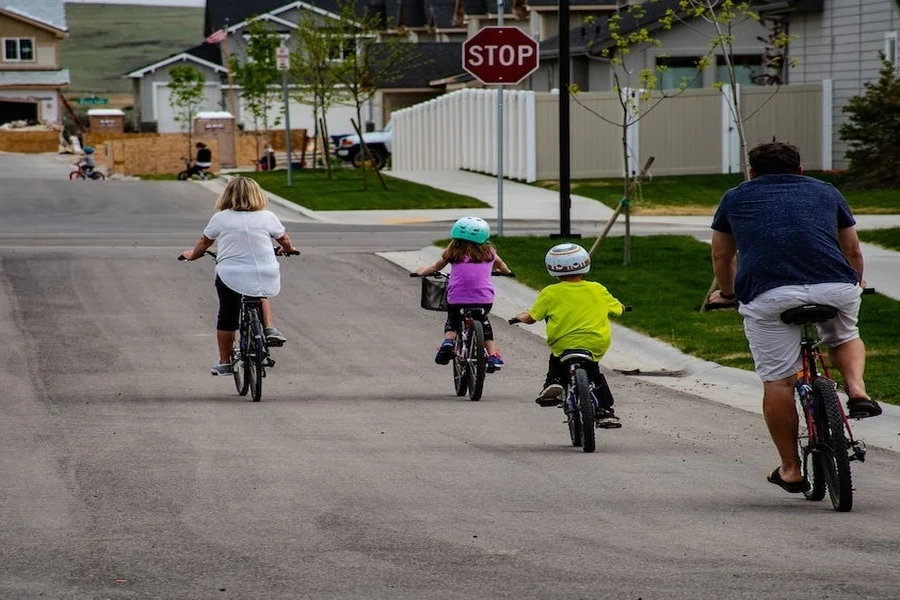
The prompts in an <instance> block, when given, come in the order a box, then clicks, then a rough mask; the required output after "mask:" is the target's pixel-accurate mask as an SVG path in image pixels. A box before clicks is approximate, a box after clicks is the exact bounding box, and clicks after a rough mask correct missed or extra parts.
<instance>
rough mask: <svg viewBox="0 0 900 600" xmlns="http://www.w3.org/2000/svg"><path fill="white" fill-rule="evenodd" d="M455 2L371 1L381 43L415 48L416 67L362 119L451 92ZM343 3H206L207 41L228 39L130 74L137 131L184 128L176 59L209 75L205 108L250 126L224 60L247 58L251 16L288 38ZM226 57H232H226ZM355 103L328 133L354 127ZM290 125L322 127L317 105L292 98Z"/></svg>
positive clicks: (333, 114) (332, 116)
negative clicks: (176, 102) (176, 94)
mask: <svg viewBox="0 0 900 600" xmlns="http://www.w3.org/2000/svg"><path fill="white" fill-rule="evenodd" d="M456 6H457V4H456V2H455V0H400V1H399V2H396V1H392V0H371V1H370V2H369V3H368V7H369V9H370V10H375V11H377V13H378V14H380V15H381V16H382V18H383V20H384V22H385V23H386V24H387V25H388V27H387V28H386V29H385V31H383V32H382V33H381V40H382V41H383V40H387V39H402V40H404V41H408V42H409V43H411V44H414V45H415V53H416V58H415V60H414V61H413V62H414V64H415V65H416V67H414V68H412V69H410V70H409V71H407V72H404V73H402V74H399V75H398V77H397V78H396V79H395V80H394V81H392V82H390V83H387V84H385V86H384V87H383V88H382V89H381V90H379V92H378V94H376V96H375V97H374V98H373V99H372V101H371V102H369V104H368V105H367V107H366V110H365V114H364V115H363V119H364V121H367V124H368V125H369V126H370V127H379V126H382V125H384V124H385V123H386V122H387V120H388V119H389V118H390V111H391V110H395V109H397V108H401V107H404V106H409V105H411V104H415V103H418V102H421V101H423V100H427V99H430V98H433V97H435V96H438V95H440V94H442V93H444V92H445V91H446V85H445V84H444V83H442V80H443V79H444V78H446V77H448V76H451V75H455V74H457V73H459V72H460V71H461V70H462V69H461V64H462V58H461V56H462V55H461V48H462V42H463V40H464V39H465V37H466V28H465V26H464V24H463V23H462V22H461V21H460V13H459V12H458V10H456V8H455V7H456ZM339 7H340V5H339V3H338V2H336V1H335V0H312V1H310V2H299V1H290V0H257V1H256V2H253V3H249V2H245V1H242V0H207V3H206V12H205V19H204V21H205V23H204V31H203V32H198V34H197V37H198V39H203V38H204V37H208V36H210V35H211V34H213V33H215V32H218V31H220V30H222V31H224V32H225V33H226V34H227V37H226V38H225V39H224V40H222V41H221V42H220V43H207V42H204V43H202V44H199V45H197V46H195V47H193V48H189V49H186V50H182V51H179V52H176V53H173V54H171V55H169V56H167V57H165V58H162V59H161V60H159V61H156V62H154V63H152V64H149V65H144V66H141V67H139V68H137V69H135V70H133V71H131V72H130V73H128V74H126V75H125V77H128V78H130V79H132V81H133V88H134V97H135V111H134V114H135V120H136V126H137V127H138V128H139V129H140V130H156V131H159V132H178V131H181V130H182V125H180V124H179V123H178V122H177V121H176V119H175V115H174V111H173V109H172V108H171V106H170V105H169V95H170V90H169V87H168V81H169V75H168V71H169V69H171V68H172V67H173V66H175V65H177V64H185V63H187V64H191V65H193V66H194V67H196V68H197V69H198V70H199V71H200V72H201V73H202V74H203V76H204V78H205V80H206V88H207V93H206V97H205V100H204V102H203V103H202V104H201V106H200V109H201V110H221V109H227V110H230V111H231V112H233V113H234V114H235V116H236V118H237V121H238V123H240V124H241V125H242V126H243V128H244V129H245V130H252V129H254V128H255V127H256V124H255V123H254V122H253V120H252V119H251V118H250V116H249V111H248V110H247V108H246V106H245V105H244V102H243V101H242V100H241V99H240V95H241V94H240V92H241V90H240V87H239V86H237V85H234V83H233V81H232V80H231V78H230V77H229V73H228V69H227V68H226V64H227V63H228V58H227V56H229V57H234V58H236V59H237V60H239V61H244V60H245V59H246V55H247V46H248V40H249V36H248V35H247V28H248V26H249V25H250V23H251V21H255V20H262V21H264V22H265V23H266V25H267V26H268V27H269V28H270V29H272V30H273V31H275V32H277V33H278V34H279V35H281V36H282V37H283V38H284V39H285V40H286V42H288V43H289V40H290V37H291V34H292V32H293V31H294V30H296V29H297V23H298V22H300V20H301V17H302V16H303V15H304V14H309V13H310V12H312V13H313V14H314V15H316V16H317V18H319V19H320V20H321V22H322V26H323V27H327V26H328V22H329V21H334V20H337V19H339V14H338V13H339V11H340V8H339ZM226 54H227V56H226ZM276 104H278V106H276V107H274V108H273V109H272V114H271V115H270V119H269V122H274V121H275V120H276V118H277V117H278V116H279V115H280V113H281V111H282V107H281V106H280V103H276ZM355 116H356V115H355V108H354V107H351V106H335V107H333V108H332V109H330V110H329V114H328V129H329V131H331V132H334V133H336V132H349V131H351V125H350V119H351V118H355ZM290 117H291V126H292V127H293V128H298V129H300V128H305V129H307V130H309V131H314V130H317V129H318V128H317V127H316V123H315V122H314V121H313V117H312V110H311V108H310V107H309V106H306V105H303V104H301V103H299V102H297V101H295V100H293V99H292V101H291V107H290Z"/></svg>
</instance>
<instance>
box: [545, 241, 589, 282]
mask: <svg viewBox="0 0 900 600" xmlns="http://www.w3.org/2000/svg"><path fill="white" fill-rule="evenodd" d="M544 264H545V265H546V266H547V272H548V273H550V275H552V276H553V277H559V276H561V275H583V274H585V273H587V272H588V271H590V270H591V255H590V254H588V253H587V250H585V249H584V248H582V247H581V246H579V245H578V244H558V245H556V246H553V247H552V248H550V251H549V252H547V256H545V257H544Z"/></svg>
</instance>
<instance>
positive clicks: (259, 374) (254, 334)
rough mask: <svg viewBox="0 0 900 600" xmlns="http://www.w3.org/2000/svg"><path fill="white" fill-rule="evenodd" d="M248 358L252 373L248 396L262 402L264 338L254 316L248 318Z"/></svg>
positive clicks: (264, 374)
mask: <svg viewBox="0 0 900 600" xmlns="http://www.w3.org/2000/svg"><path fill="white" fill-rule="evenodd" d="M249 347H250V356H249V357H248V360H247V364H248V365H249V367H250V368H249V370H250V371H251V372H252V376H251V377H250V378H249V379H250V395H251V397H252V398H253V401H254V402H259V401H260V400H262V380H263V377H265V376H266V371H265V360H266V336H265V333H263V326H262V323H261V322H260V320H259V316H258V315H257V314H255V311H254V315H253V316H252V317H251V318H250V340H249Z"/></svg>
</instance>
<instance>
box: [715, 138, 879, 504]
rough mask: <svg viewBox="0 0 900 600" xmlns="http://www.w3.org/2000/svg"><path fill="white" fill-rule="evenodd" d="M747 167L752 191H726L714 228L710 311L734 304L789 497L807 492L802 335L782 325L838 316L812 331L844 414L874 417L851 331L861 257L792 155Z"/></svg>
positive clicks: (836, 201) (850, 224)
mask: <svg viewBox="0 0 900 600" xmlns="http://www.w3.org/2000/svg"><path fill="white" fill-rule="evenodd" d="M749 158H750V181H745V182H743V183H741V184H740V185H739V186H737V187H735V188H732V189H730V190H728V191H727V192H726V193H725V195H724V196H723V197H722V201H721V203H720V204H719V208H718V210H717V211H716V215H715V217H714V218H713V223H712V229H713V235H712V260H713V270H714V272H715V276H716V281H717V282H718V284H719V287H720V289H719V290H718V291H715V292H713V293H712V294H711V295H710V297H709V299H708V301H709V302H710V303H713V304H715V303H727V302H733V301H734V300H735V299H737V300H738V301H739V303H740V304H739V308H738V312H740V314H741V315H742V316H743V317H744V333H745V335H746V336H747V341H748V342H749V345H750V352H751V354H752V355H753V362H754V368H755V370H756V372H757V374H759V376H760V378H761V379H762V380H763V390H764V391H763V415H764V416H765V419H766V425H767V426H768V428H769V434H770V435H771V436H772V441H773V442H774V443H775V447H776V449H777V450H778V453H779V455H780V456H781V466H780V467H779V469H777V470H776V471H775V472H773V473H772V475H770V476H769V481H770V482H772V483H774V484H776V485H779V486H781V487H782V488H784V489H785V490H786V491H788V492H791V493H796V492H802V491H805V490H807V489H809V483H808V482H807V481H805V480H804V478H803V475H802V474H801V471H800V459H799V456H798V452H797V430H798V415H797V410H796V408H795V406H794V385H795V383H796V381H797V375H796V374H797V372H798V371H799V370H800V368H801V360H800V330H799V327H797V326H796V325H787V324H785V323H783V322H782V321H781V318H780V316H781V313H782V312H784V311H785V310H787V309H789V308H793V307H795V306H800V305H802V304H811V303H817V304H827V305H831V306H834V307H836V308H838V309H839V311H840V312H839V314H838V316H837V317H835V318H834V319H831V320H829V321H827V322H825V323H821V324H819V333H820V337H821V339H822V341H823V342H824V343H825V345H826V346H827V347H828V353H829V357H830V358H831V362H832V364H833V365H834V366H835V367H837V369H838V370H839V371H840V372H841V375H842V376H843V379H844V386H845V389H846V392H847V395H848V396H849V398H850V399H849V400H848V402H847V407H848V410H849V414H850V416H851V417H854V418H862V417H872V416H876V415H879V414H881V407H880V406H879V405H878V403H877V402H875V401H874V400H872V399H871V398H869V395H868V394H867V393H866V386H865V383H864V382H863V371H864V370H865V363H866V349H865V345H864V344H863V341H862V339H860V337H859V330H858V329H857V327H856V323H857V320H858V315H859V306H860V298H859V295H860V293H861V292H862V288H863V287H864V286H865V282H864V280H863V257H862V252H861V250H860V247H859V238H858V236H857V234H856V227H855V225H856V220H855V219H854V218H853V215H852V213H851V212H850V208H849V207H848V206H847V202H846V200H845V199H844V197H843V196H842V195H841V193H840V192H838V191H837V189H836V188H834V186H832V185H830V184H828V183H824V182H822V181H818V180H816V179H812V178H810V177H806V176H804V175H803V174H802V168H801V166H800V153H799V151H798V150H797V148H796V147H794V146H791V145H790V144H785V143H782V142H771V143H765V144H760V145H759V146H757V147H755V148H754V149H752V150H751V151H750V153H749ZM738 255H740V260H736V257H737V256H738Z"/></svg>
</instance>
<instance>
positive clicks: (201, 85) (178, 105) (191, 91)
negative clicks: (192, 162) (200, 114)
mask: <svg viewBox="0 0 900 600" xmlns="http://www.w3.org/2000/svg"><path fill="white" fill-rule="evenodd" d="M205 85H206V80H205V79H204V78H203V74H202V73H201V72H200V71H198V70H197V69H195V68H194V67H192V66H191V65H176V66H174V67H172V68H171V69H170V70H169V89H170V90H171V93H170V95H169V104H170V105H171V106H172V110H174V111H175V122H177V123H179V124H181V125H182V126H186V127H187V135H188V137H187V140H188V145H187V155H188V156H191V154H192V153H193V150H192V148H193V145H194V144H193V137H192V135H193V131H194V126H193V121H194V114H195V112H196V111H197V108H198V107H199V106H200V104H201V103H202V102H203V99H204V98H205V97H206V96H205V92H204V90H205Z"/></svg>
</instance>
